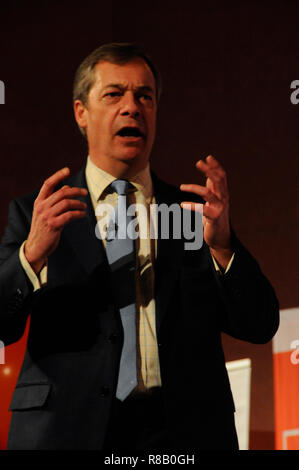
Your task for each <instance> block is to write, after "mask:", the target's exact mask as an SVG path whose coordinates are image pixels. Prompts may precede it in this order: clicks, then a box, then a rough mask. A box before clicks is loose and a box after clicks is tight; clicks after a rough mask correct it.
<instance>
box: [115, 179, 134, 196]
mask: <svg viewBox="0 0 299 470" xmlns="http://www.w3.org/2000/svg"><path fill="white" fill-rule="evenodd" d="M110 187H111V188H112V189H113V191H115V192H117V194H118V195H119V196H121V195H124V196H126V195H127V194H128V192H129V188H131V187H132V185H131V183H129V181H127V180H114V181H113V182H112V183H111V184H110Z"/></svg>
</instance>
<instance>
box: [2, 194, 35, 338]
mask: <svg viewBox="0 0 299 470" xmlns="http://www.w3.org/2000/svg"><path fill="white" fill-rule="evenodd" d="M30 224H31V212H30V210H29V208H28V207H27V208H26V204H24V203H23V201H21V200H20V201H18V200H13V201H12V202H11V203H10V205H9V210H8V223H7V226H6V229H5V231H4V235H3V238H2V242H1V245H0V340H1V341H3V342H4V345H5V346H7V345H9V344H11V343H14V342H16V341H18V340H19V339H20V338H21V336H22V335H23V332H24V329H25V326H26V320H27V317H28V314H29V310H30V302H31V299H32V294H33V286H32V283H31V282H30V280H29V278H28V276H27V275H26V273H25V271H24V269H23V267H22V264H21V261H20V257H19V251H20V246H21V245H22V243H23V242H24V241H25V240H26V239H27V236H28V233H29V230H30Z"/></svg>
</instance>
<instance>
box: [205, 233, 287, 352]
mask: <svg viewBox="0 0 299 470" xmlns="http://www.w3.org/2000/svg"><path fill="white" fill-rule="evenodd" d="M232 240H233V250H234V253H235V255H234V259H233V262H232V264H231V266H230V269H229V270H228V271H227V272H226V274H222V275H221V274H220V273H217V272H216V270H215V269H214V273H215V276H216V282H217V284H218V287H219V293H220V297H221V299H222V301H223V303H224V305H225V309H224V312H223V315H222V316H221V318H220V323H221V329H222V331H224V332H225V333H227V334H229V335H230V336H233V337H234V338H237V339H241V340H245V341H249V342H251V343H256V344H263V343H266V342H268V341H270V340H271V339H272V337H273V336H274V334H275V333H276V331H277V329H278V326H279V304H278V300H277V297H276V294H275V291H274V289H273V287H272V286H271V284H270V282H269V281H268V279H267V278H266V277H265V276H264V274H263V273H262V271H261V269H260V267H259V265H258V263H257V261H256V260H255V259H254V257H253V256H252V255H251V254H250V253H249V252H248V251H247V249H246V248H245V247H244V246H243V245H242V243H241V242H240V241H239V240H238V238H237V237H236V235H235V234H234V232H233V235H232ZM211 262H212V260H211Z"/></svg>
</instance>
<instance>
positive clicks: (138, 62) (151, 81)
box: [94, 58, 156, 91]
mask: <svg viewBox="0 0 299 470" xmlns="http://www.w3.org/2000/svg"><path fill="white" fill-rule="evenodd" d="M94 78H95V81H94V86H95V87H100V88H105V87H106V86H109V84H119V85H123V86H133V87H144V86H148V87H151V88H152V89H153V91H155V89H156V87H155V78H154V76H153V73H152V71H151V69H150V68H149V66H148V65H147V63H146V62H145V61H144V60H143V59H141V58H136V59H133V60H130V61H129V62H127V63H126V64H122V65H119V64H113V63H111V62H107V61H102V62H99V63H98V64H97V65H96V66H95V68H94Z"/></svg>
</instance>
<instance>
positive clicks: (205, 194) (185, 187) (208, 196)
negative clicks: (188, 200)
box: [180, 184, 219, 202]
mask: <svg viewBox="0 0 299 470" xmlns="http://www.w3.org/2000/svg"><path fill="white" fill-rule="evenodd" d="M180 189H181V190H182V191H186V192H188V193H194V194H198V195H199V196H201V197H202V198H203V199H204V200H205V201H207V202H218V201H219V199H218V197H217V196H216V195H215V194H214V193H213V192H212V191H211V190H210V189H209V188H207V187H206V186H200V185H199V184H181V186H180Z"/></svg>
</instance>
